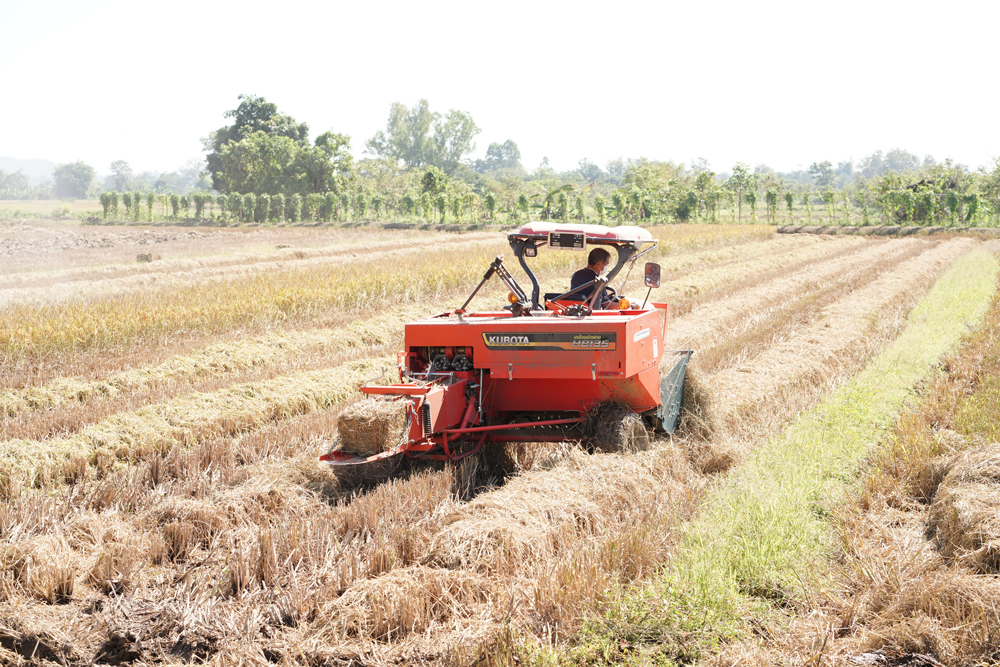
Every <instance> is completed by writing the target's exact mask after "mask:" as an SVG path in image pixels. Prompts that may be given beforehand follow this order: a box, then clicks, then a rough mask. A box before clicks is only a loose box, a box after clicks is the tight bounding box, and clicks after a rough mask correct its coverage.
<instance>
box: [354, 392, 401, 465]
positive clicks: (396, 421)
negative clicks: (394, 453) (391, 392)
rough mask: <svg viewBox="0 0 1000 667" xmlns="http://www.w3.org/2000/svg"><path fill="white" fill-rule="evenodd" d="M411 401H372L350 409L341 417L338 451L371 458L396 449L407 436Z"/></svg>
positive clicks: (357, 404)
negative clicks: (373, 455)
mask: <svg viewBox="0 0 1000 667" xmlns="http://www.w3.org/2000/svg"><path fill="white" fill-rule="evenodd" d="M409 405H410V401H409V400H408V399H399V400H371V401H361V402H359V403H355V404H354V405H351V406H349V407H348V408H347V409H346V410H344V412H343V413H341V415H340V416H339V417H338V418H337V433H338V434H339V435H340V444H339V445H338V447H337V449H338V450H339V451H342V452H349V453H352V454H357V455H359V456H371V455H372V454H378V453H380V452H384V451H386V450H387V449H392V448H394V447H395V446H396V445H398V444H399V442H400V441H401V440H402V439H403V436H405V435H406V425H407V414H408V408H409Z"/></svg>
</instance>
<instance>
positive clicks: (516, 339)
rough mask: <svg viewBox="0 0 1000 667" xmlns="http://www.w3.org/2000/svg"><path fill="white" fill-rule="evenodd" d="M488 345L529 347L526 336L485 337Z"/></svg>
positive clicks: (529, 343)
mask: <svg viewBox="0 0 1000 667" xmlns="http://www.w3.org/2000/svg"><path fill="white" fill-rule="evenodd" d="M486 342H487V343H488V344H490V345H531V342H530V341H529V340H528V337H527V336H486Z"/></svg>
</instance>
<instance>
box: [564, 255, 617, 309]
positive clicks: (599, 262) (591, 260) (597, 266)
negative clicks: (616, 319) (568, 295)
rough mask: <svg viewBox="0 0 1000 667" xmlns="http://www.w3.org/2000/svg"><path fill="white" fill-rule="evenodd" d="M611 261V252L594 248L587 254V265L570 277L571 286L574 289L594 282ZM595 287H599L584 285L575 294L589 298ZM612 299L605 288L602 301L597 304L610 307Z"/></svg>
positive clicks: (605, 307) (602, 307)
mask: <svg viewBox="0 0 1000 667" xmlns="http://www.w3.org/2000/svg"><path fill="white" fill-rule="evenodd" d="M610 263H611V253H610V252H608V251H607V250H605V249H604V248H594V249H593V250H591V251H590V254H589V255H588V256H587V266H585V267H584V268H582V269H580V270H579V271H577V272H576V273H574V274H573V277H572V278H571V279H570V283H569V288H570V289H571V290H572V289H576V288H577V287H580V286H581V285H586V284H587V283H589V282H593V281H594V280H596V279H597V277H598V276H600V275H601V273H603V272H604V269H606V268H608V265H609V264H610ZM595 287H597V285H591V286H590V287H584V288H583V289H582V290H580V291H579V292H575V294H579V295H581V296H580V298H581V299H583V300H588V299H590V297H591V296H593V294H594V288H595ZM611 301H612V298H611V296H610V295H609V294H608V291H607V290H605V291H604V294H603V295H602V298H601V303H600V304H595V305H596V307H597V308H599V309H601V310H604V309H607V308H608V305H609V304H610V303H611Z"/></svg>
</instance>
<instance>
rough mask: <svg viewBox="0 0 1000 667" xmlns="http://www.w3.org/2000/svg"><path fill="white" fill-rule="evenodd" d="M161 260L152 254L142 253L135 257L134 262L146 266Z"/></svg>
mask: <svg viewBox="0 0 1000 667" xmlns="http://www.w3.org/2000/svg"><path fill="white" fill-rule="evenodd" d="M159 259H161V258H160V256H159V255H157V254H155V253H152V252H143V253H139V254H138V255H136V256H135V261H136V262H138V263H139V264H148V263H149V262H155V261H157V260H159Z"/></svg>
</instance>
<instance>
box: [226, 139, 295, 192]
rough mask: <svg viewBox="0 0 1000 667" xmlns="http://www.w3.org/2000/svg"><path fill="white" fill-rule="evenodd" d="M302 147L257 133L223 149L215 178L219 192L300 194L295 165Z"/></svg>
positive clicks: (231, 143) (292, 141)
mask: <svg viewBox="0 0 1000 667" xmlns="http://www.w3.org/2000/svg"><path fill="white" fill-rule="evenodd" d="M299 151H300V148H299V145H298V144H297V143H296V142H295V141H294V140H292V139H289V138H288V137H282V136H278V135H272V134H267V133H265V132H254V133H253V134H251V135H250V136H248V137H247V138H245V139H243V140H242V141H237V142H230V143H228V144H226V145H225V146H223V147H222V148H221V150H220V152H219V155H218V165H219V170H218V172H217V173H216V174H215V175H214V176H213V179H212V181H213V183H214V184H215V189H216V190H218V191H219V192H260V193H264V192H266V193H267V194H271V195H274V194H279V193H284V192H297V191H298V189H297V188H296V187H295V185H296V184H295V169H294V165H295V162H296V158H297V157H298V153H299Z"/></svg>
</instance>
